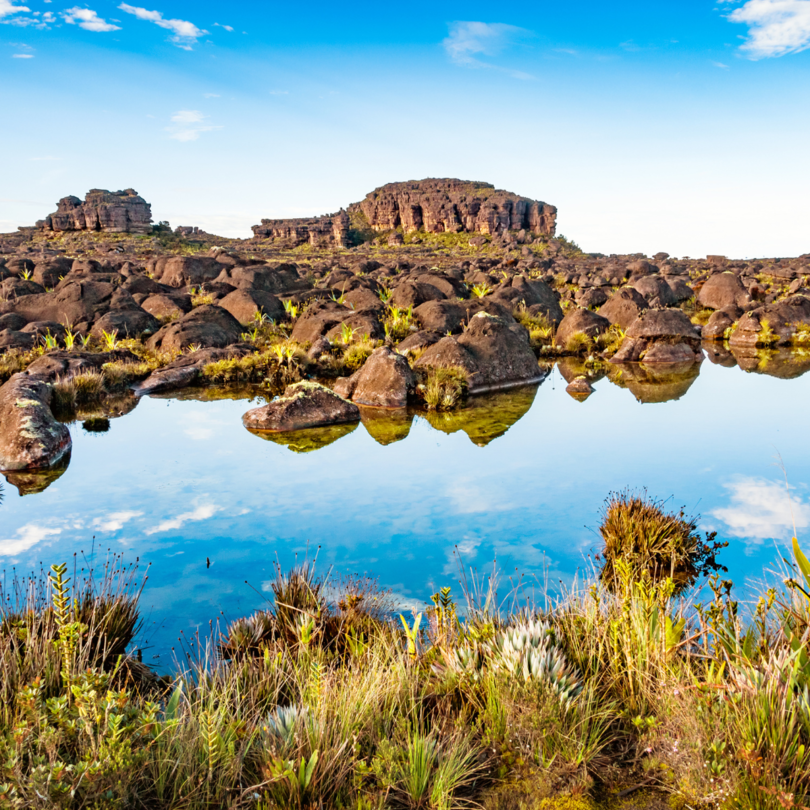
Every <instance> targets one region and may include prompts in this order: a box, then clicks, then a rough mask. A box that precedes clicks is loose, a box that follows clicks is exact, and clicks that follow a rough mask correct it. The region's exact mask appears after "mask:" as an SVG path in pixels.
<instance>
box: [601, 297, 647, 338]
mask: <svg viewBox="0 0 810 810" xmlns="http://www.w3.org/2000/svg"><path fill="white" fill-rule="evenodd" d="M645 309H649V304H648V303H647V299H646V298H644V296H643V295H642V294H641V293H640V292H639V291H638V290H636V289H634V288H633V287H622V288H621V289H619V290H616V292H615V293H613V295H611V296H610V299H609V300H608V302H607V303H606V304H604V306H602V307H600V308H599V314H600V315H601V316H602V317H603V318H607V319H608V320H609V321H610V322H611V323H615V324H616V325H617V326H619V327H621V328H622V329H627V327H628V326H630V324H631V323H633V321H634V320H635V319H636V318H638V316H639V315H640V314H641V313H642V312H643V311H644V310H645Z"/></svg>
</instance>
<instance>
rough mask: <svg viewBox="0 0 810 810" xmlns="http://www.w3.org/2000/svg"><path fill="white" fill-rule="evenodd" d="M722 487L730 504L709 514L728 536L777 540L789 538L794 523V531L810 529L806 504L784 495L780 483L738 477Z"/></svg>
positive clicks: (809, 515) (785, 491)
mask: <svg viewBox="0 0 810 810" xmlns="http://www.w3.org/2000/svg"><path fill="white" fill-rule="evenodd" d="M725 488H726V489H728V490H729V492H730V493H731V498H730V500H731V503H730V505H729V506H727V507H723V508H721V509H714V510H712V511H711V512H709V514H710V515H712V516H713V517H715V518H717V519H719V520H721V521H723V523H725V524H726V526H727V527H728V528H727V529H726V533H727V534H730V535H731V536H732V537H745V538H750V539H753V540H768V539H775V540H780V539H787V538H789V537H792V536H793V530H794V528H793V527H794V521H795V526H796V529H797V530H798V529H803V528H807V526H810V504H807V503H805V502H804V501H802V500H801V498H799V497H797V496H796V495H795V494H792V493H788V492H787V490H786V489H785V485H784V483H783V482H779V481H767V480H765V479H762V478H740V479H739V480H738V481H735V482H733V483H731V484H725Z"/></svg>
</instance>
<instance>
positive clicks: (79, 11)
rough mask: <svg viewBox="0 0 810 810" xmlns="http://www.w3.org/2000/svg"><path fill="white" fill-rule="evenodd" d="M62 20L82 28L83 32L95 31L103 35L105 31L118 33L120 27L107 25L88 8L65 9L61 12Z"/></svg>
mask: <svg viewBox="0 0 810 810" xmlns="http://www.w3.org/2000/svg"><path fill="white" fill-rule="evenodd" d="M62 18H63V19H64V21H65V22H66V23H70V24H71V25H78V26H79V28H84V30H85V31H95V32H97V33H104V32H107V31H120V30H121V26H120V25H113V24H112V23H108V22H107V21H106V20H105V19H103V18H102V17H99V16H98V14H97V13H96V12H95V11H93V10H92V9H90V8H79V7H78V6H74V7H73V8H69V9H66V10H65V11H63V12H62Z"/></svg>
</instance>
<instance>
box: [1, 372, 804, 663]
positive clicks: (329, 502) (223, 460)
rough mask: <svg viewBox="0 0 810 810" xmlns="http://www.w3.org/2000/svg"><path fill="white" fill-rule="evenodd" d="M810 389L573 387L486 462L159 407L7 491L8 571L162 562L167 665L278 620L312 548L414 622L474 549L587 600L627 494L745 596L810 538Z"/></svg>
mask: <svg viewBox="0 0 810 810" xmlns="http://www.w3.org/2000/svg"><path fill="white" fill-rule="evenodd" d="M809 388H810V375H808V376H806V377H803V378H799V379H797V380H790V381H785V380H779V379H774V378H769V377H765V376H760V375H754V374H745V373H744V372H742V371H740V370H739V369H737V368H734V369H726V368H721V367H719V366H712V365H710V364H709V363H708V362H706V363H704V365H703V368H702V371H701V374H700V376H699V378H698V379H697V380H696V381H695V383H694V384H693V385H692V387H691V388H690V389H689V391H688V393H687V394H686V395H685V396H684V397H683V398H682V399H680V400H678V401H675V402H668V403H664V404H654V405H641V404H639V403H638V402H636V400H635V399H634V397H633V396H632V394H631V393H630V392H629V391H627V390H623V389H620V388H617V387H615V386H613V385H612V384H611V383H610V382H609V381H608V380H606V379H604V380H601V381H600V382H598V383H596V392H595V393H594V395H593V396H591V397H590V399H588V400H587V401H586V402H584V403H578V402H576V401H574V400H573V399H571V398H570V397H569V396H568V395H567V394H566V393H565V391H564V383H563V382H562V381H561V378H560V377H559V375H558V374H557V372H555V373H554V374H553V375H552V377H550V378H549V379H548V380H547V381H546V382H545V383H544V384H543V385H541V386H540V388H539V389H538V391H537V394H536V397H535V400H534V404H533V405H532V407H531V409H530V410H529V412H528V413H527V414H526V415H525V416H524V417H523V418H522V419H520V420H519V421H518V422H517V423H516V424H514V425H513V426H512V427H511V428H510V429H509V430H508V431H507V432H506V433H505V434H504V435H503V436H501V437H500V438H497V439H495V440H494V441H492V442H491V443H490V444H488V445H486V446H483V447H480V446H477V445H475V444H473V443H472V442H471V441H470V439H469V438H468V437H467V435H466V434H464V433H463V432H462V431H457V432H455V433H451V434H446V433H442V432H439V431H437V430H435V429H434V428H432V427H431V426H430V425H429V424H428V423H427V422H426V421H425V420H424V419H421V418H417V419H416V420H415V421H414V423H413V426H412V428H411V431H410V434H409V435H408V437H407V438H406V439H405V440H404V441H401V442H396V443H393V444H388V445H386V446H382V445H379V444H377V443H376V442H374V440H373V439H372V438H371V437H370V435H369V434H368V433H367V432H366V431H365V430H364V429H363V428H362V427H360V428H358V429H357V430H355V431H353V432H351V433H350V434H348V435H346V436H344V437H343V438H341V439H339V440H338V441H336V442H335V443H334V444H331V445H329V446H328V447H325V448H323V449H321V450H318V451H316V452H312V453H307V454H297V453H293V452H291V451H290V450H289V449H287V448H286V447H284V446H282V445H279V444H275V443H273V442H269V441H262V440H261V439H259V438H257V437H255V436H253V435H251V434H250V433H248V432H247V431H246V430H244V428H243V427H242V425H241V416H242V414H243V413H244V411H245V410H247V408H248V407H249V404H248V403H247V402H244V401H242V402H240V401H227V400H223V401H218V402H209V403H203V402H193V401H185V402H184V401H174V400H164V399H161V400H155V399H146V400H144V401H143V402H141V403H140V405H139V406H138V407H137V408H136V409H135V411H133V412H132V413H131V414H129V415H127V416H125V417H123V418H121V419H118V420H114V421H113V422H112V428H111V430H110V432H109V433H108V434H104V435H101V436H99V435H94V436H88V435H86V434H85V433H84V432H83V431H82V430H81V429H80V428H79V427H72V428H71V430H72V433H73V438H74V449H73V455H72V460H71V464H70V467H69V469H68V471H67V472H66V473H65V474H64V476H63V477H62V478H60V479H59V480H58V481H56V482H55V483H53V484H52V485H51V486H50V488H49V489H47V490H46V491H45V492H44V493H42V494H38V495H30V496H26V497H25V498H19V497H17V496H16V490H15V489H14V488H13V487H11V486H10V485H7V486H6V491H5V495H6V497H5V502H4V503H3V505H2V506H0V558H2V561H3V563H4V564H5V566H6V567H9V566H11V565H16V567H17V569H18V570H23V571H25V570H29V569H32V568H34V567H36V566H38V564H39V562H40V561H42V562H43V563H45V564H46V565H49V564H50V563H52V562H60V561H62V560H67V559H68V558H69V557H70V556H71V555H72V554H73V553H74V552H75V551H79V550H84V551H85V552H86V553H89V551H90V548H91V544H92V538H93V537H95V544H94V547H95V549H96V554H97V555H98V556H99V557H101V556H103V554H104V552H105V551H106V549H107V548H110V549H112V550H113V551H114V552H122V551H123V552H125V559H126V560H134V559H135V557H138V558H140V560H141V561H142V562H151V563H152V567H151V570H150V573H149V585H148V587H147V589H146V592H145V594H144V606H145V607H146V608H147V610H151V613H150V618H151V620H154V621H157V622H158V623H159V625H160V629H158V630H156V631H155V630H153V632H152V640H153V641H154V642H155V643H156V644H157V645H159V646H160V647H161V648H165V647H167V646H169V645H170V643H171V641H172V640H173V639H174V638H176V636H177V634H178V633H179V631H180V630H185V631H186V633H188V630H189V629H190V628H194V627H195V626H196V625H197V624H200V623H205V622H207V621H208V619H209V618H214V619H215V618H216V616H217V615H218V614H219V611H220V610H221V611H223V612H224V614H225V617H226V618H227V619H232V618H234V617H235V616H237V615H240V614H243V613H246V612H248V611H250V610H251V609H253V608H254V607H256V606H257V605H259V604H260V603H261V601H262V597H261V596H260V595H259V594H260V592H261V591H262V587H263V584H264V583H266V582H267V581H268V580H269V579H271V578H272V576H273V561H274V560H275V558H276V555H278V558H279V560H280V562H281V564H282V566H283V567H286V566H288V565H289V564H290V563H292V562H293V560H294V557H295V554H298V555H299V557H300V555H302V554H305V553H306V550H307V548H309V549H310V553H313V552H314V551H315V549H317V548H318V547H320V548H319V552H318V553H319V560H320V562H321V568H322V569H323V570H326V569H327V568H328V567H329V566H330V565H333V566H334V569H335V573H337V574H343V573H372V574H374V575H376V576H378V577H379V579H380V582H381V584H382V585H384V586H386V587H391V588H392V589H393V590H394V591H395V592H396V593H397V596H398V598H400V599H401V600H402V601H403V602H405V603H407V601H408V600H414V599H416V600H423V599H427V598H428V597H429V595H430V593H432V592H433V591H434V590H435V589H436V588H437V587H439V586H441V585H444V584H455V582H456V580H457V570H458V568H457V557H456V556H455V554H454V552H455V551H456V547H457V549H458V553H459V554H460V557H461V559H462V561H463V562H464V563H465V564H466V565H467V566H475V567H477V568H478V569H479V570H487V569H488V568H489V567H490V566H491V564H492V561H493V559H495V558H497V561H498V566H499V568H500V569H501V570H502V572H503V573H504V575H505V576H508V575H512V576H514V575H516V573H517V572H522V573H526V574H528V575H538V576H542V574H543V569H544V567H545V568H546V569H547V571H548V575H549V577H550V580H551V582H556V581H557V580H558V579H562V580H563V581H569V580H570V579H571V578H572V577H573V576H574V574H575V572H576V569H577V567H578V566H582V565H583V562H584V558H585V555H586V554H587V553H588V551H589V549H590V548H591V547H592V546H593V545H594V544H595V543H596V539H597V537H596V526H597V524H598V520H599V509H600V507H601V505H602V501H603V499H604V498H605V496H606V495H607V494H608V492H609V491H610V490H612V489H621V488H623V487H625V486H632V487H640V486H646V487H647V488H648V490H649V491H650V493H651V494H653V495H655V496H658V497H670V496H671V500H670V501H669V503H670V504H671V506H672V507H673V508H676V507H680V506H681V505H684V506H685V507H686V510H687V512H701V513H702V514H703V515H704V521H703V523H704V528H706V529H709V528H712V529H717V530H718V531H719V534H720V537H721V538H725V539H728V540H730V542H731V546H730V547H729V548H728V549H727V550H726V551H725V552H724V562H725V563H726V564H727V565H728V566H729V568H730V569H731V571H730V573H731V576H732V577H733V578H734V579H735V580H736V581H737V582H742V581H743V580H744V579H745V578H746V577H749V576H751V577H755V578H756V577H761V576H762V572H763V567H770V566H771V564H772V563H773V562H774V560H775V558H776V551H775V549H774V548H773V543H772V542H771V541H772V540H775V541H779V542H784V541H787V540H789V538H790V537H791V535H792V533H793V522H794V520H795V523H796V525H797V527H798V529H799V532H800V534H801V533H802V530H803V529H806V527H807V526H808V525H810V505H808V498H807V491H806V489H805V486H806V485H807V484H810V452H808V451H810V438H808V433H807V431H806V430H805V429H804V423H805V407H806V406H805V403H806V402H807V401H808V393H810V390H808V389H809ZM777 452H779V453H780V454H781V456H782V459H783V461H784V464H785V467H786V469H787V472H788V476H789V479H790V485H791V492H790V495H788V494H787V493H786V490H785V486H784V481H783V479H782V473H781V470H780V469H779V468H778V467H777V466H775V455H776V453H777ZM791 511H792V515H791ZM206 558H210V561H211V567H210V568H206ZM246 581H247V583H249V585H248V584H246ZM251 586H252V587H251ZM254 588H255V590H253V589H254Z"/></svg>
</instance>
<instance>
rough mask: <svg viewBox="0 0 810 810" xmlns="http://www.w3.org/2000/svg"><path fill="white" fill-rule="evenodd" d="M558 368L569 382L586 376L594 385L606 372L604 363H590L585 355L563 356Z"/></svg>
mask: <svg viewBox="0 0 810 810" xmlns="http://www.w3.org/2000/svg"><path fill="white" fill-rule="evenodd" d="M557 369H558V370H559V372H560V374H562V376H563V379H564V380H565V381H566V382H567V383H572V382H574V380H575V379H576V378H577V377H584V378H585V379H586V380H587V381H588V382H589V383H590V384H591V385H593V384H594V383H595V382H599V380H601V379H602V377H604V376H605V374H606V371H605V366H604V365H602V364H601V363H600V364H599V365H594V364H593V363H588V362H587V361H586V360H585V358H584V357H563V358H562V359H561V360H560V361H559V362H558V363H557Z"/></svg>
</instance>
